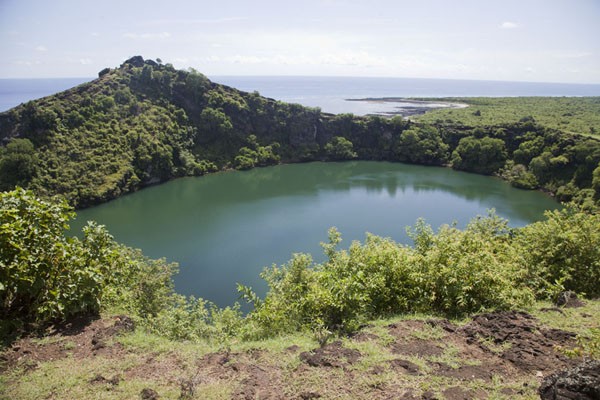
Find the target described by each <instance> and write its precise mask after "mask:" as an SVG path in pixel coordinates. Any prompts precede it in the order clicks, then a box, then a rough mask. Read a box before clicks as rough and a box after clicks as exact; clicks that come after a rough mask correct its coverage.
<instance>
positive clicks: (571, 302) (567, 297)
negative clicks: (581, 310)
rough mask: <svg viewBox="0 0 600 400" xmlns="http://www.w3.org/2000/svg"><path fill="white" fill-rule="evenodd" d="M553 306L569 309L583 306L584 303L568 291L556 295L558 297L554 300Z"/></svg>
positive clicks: (575, 294)
mask: <svg viewBox="0 0 600 400" xmlns="http://www.w3.org/2000/svg"><path fill="white" fill-rule="evenodd" d="M555 304H556V306H557V307H569V308H575V307H583V306H585V303H584V302H583V301H581V300H580V299H579V298H578V297H577V293H575V292H572V291H570V290H567V291H564V292H561V293H560V294H559V295H558V297H557V298H556V302H555Z"/></svg>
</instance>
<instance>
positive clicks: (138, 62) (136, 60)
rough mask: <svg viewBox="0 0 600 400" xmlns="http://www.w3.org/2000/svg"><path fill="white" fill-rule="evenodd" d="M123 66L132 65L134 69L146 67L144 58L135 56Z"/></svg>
mask: <svg viewBox="0 0 600 400" xmlns="http://www.w3.org/2000/svg"><path fill="white" fill-rule="evenodd" d="M123 64H130V65H132V66H134V67H143V66H144V57H142V56H133V57H131V58H130V59H129V60H126V61H125V62H124V63H123Z"/></svg>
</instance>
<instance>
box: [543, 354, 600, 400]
mask: <svg viewBox="0 0 600 400" xmlns="http://www.w3.org/2000/svg"><path fill="white" fill-rule="evenodd" d="M538 393H539V394H540V397H541V398H542V400H563V399H564V400H598V399H600V361H599V360H594V361H587V362H584V363H583V364H581V365H579V366H577V367H575V368H570V369H567V370H563V371H559V372H555V373H554V374H552V375H549V376H548V377H546V379H544V381H543V382H542V385H541V386H540V388H539V389H538Z"/></svg>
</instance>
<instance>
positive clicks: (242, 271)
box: [74, 161, 559, 305]
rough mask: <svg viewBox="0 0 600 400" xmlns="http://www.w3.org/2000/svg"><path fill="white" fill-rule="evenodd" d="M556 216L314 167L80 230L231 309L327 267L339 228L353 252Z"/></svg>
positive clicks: (87, 213)
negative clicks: (241, 299) (486, 223)
mask: <svg viewBox="0 0 600 400" xmlns="http://www.w3.org/2000/svg"><path fill="white" fill-rule="evenodd" d="M557 207H559V205H558V204H557V203H556V202H554V201H553V200H552V199H551V198H549V197H547V196H545V195H544V194H542V193H538V192H530V191H523V190H517V189H514V188H512V187H510V186H509V185H508V184H506V183H505V182H502V181H500V180H498V179H495V178H490V177H484V176H479V175H473V174H468V173H462V172H456V171H453V170H451V169H448V168H436V167H421V166H414V165H404V164H397V163H385V162H362V161H361V162H344V163H307V164H294V165H281V166H277V167H269V168H257V169H253V170H250V171H245V172H227V173H219V174H214V175H209V176H205V177H201V178H183V179H178V180H175V181H172V182H169V183H166V184H163V185H160V186H155V187H151V188H148V189H144V190H142V191H140V192H138V193H135V194H132V195H128V196H125V197H122V198H119V199H117V200H115V201H112V202H110V203H107V204H103V205H101V206H98V207H94V208H91V209H86V210H82V211H80V212H79V217H78V220H77V221H76V223H75V224H74V225H75V228H76V229H79V227H80V226H81V225H82V224H83V223H84V221H86V220H89V219H93V220H96V221H98V222H100V223H102V224H105V225H107V226H108V228H109V230H110V232H111V233H112V234H113V235H115V237H116V238H117V240H119V241H121V242H124V243H126V244H128V245H130V246H134V247H139V248H141V249H142V250H143V251H144V253H145V254H146V255H148V256H150V257H154V258H157V257H166V258H167V259H168V260H170V261H176V262H178V263H179V264H180V270H181V272H180V274H179V275H178V276H177V277H176V281H175V283H176V288H177V290H178V291H179V292H181V293H184V294H194V295H196V296H199V297H204V298H206V299H209V300H212V301H215V302H217V303H218V304H219V305H227V304H231V303H233V302H234V301H235V300H236V298H237V294H236V293H235V283H236V282H240V283H244V284H250V285H251V286H254V287H256V288H257V291H258V292H259V293H261V292H264V290H265V287H264V286H263V283H262V282H261V281H260V279H259V277H258V274H259V273H260V271H261V270H262V268H263V267H264V266H268V265H271V264H272V263H278V264H280V263H283V262H285V261H287V260H288V259H289V258H290V256H291V254H292V253H293V252H310V253H312V254H313V255H314V256H315V258H316V259H317V260H322V259H323V257H322V255H321V253H322V252H321V249H320V247H319V242H320V241H324V240H326V238H327V229H328V228H329V227H331V226H337V227H338V228H339V229H340V231H341V232H342V234H343V237H344V242H343V244H346V245H347V244H348V243H350V241H351V240H362V239H363V238H364V234H365V232H367V231H368V232H371V233H374V234H377V235H381V236H389V237H392V238H394V239H395V240H397V241H400V242H404V243H407V242H408V238H407V237H406V234H405V227H406V226H410V225H413V224H414V223H415V221H416V220H417V218H419V217H423V218H425V219H426V220H427V222H428V223H430V224H431V225H433V226H434V227H438V226H439V225H441V224H445V223H446V224H449V223H452V222H453V221H456V222H457V223H458V225H459V226H464V225H465V224H466V223H467V222H468V221H469V219H471V218H472V217H474V216H476V215H478V214H479V215H483V214H486V212H487V209H489V208H495V209H496V210H497V212H498V214H499V215H500V216H502V217H504V218H508V219H509V220H510V222H511V225H512V226H521V225H524V224H526V223H529V222H531V221H535V220H538V219H540V218H542V214H543V211H544V210H545V209H553V208H557ZM261 294H262V293H261Z"/></svg>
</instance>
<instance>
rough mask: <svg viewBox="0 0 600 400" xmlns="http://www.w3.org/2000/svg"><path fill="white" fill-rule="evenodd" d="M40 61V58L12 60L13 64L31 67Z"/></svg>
mask: <svg viewBox="0 0 600 400" xmlns="http://www.w3.org/2000/svg"><path fill="white" fill-rule="evenodd" d="M41 63H42V62H41V61H40V60H33V61H31V60H16V61H14V62H13V64H16V65H20V66H25V67H31V66H34V65H40V64H41Z"/></svg>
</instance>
